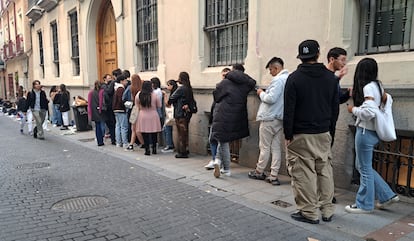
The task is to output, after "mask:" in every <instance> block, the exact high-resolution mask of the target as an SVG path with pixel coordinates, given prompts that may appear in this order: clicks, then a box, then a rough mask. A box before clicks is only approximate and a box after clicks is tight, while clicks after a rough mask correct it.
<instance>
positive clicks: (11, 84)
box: [7, 74, 16, 100]
mask: <svg viewBox="0 0 414 241" xmlns="http://www.w3.org/2000/svg"><path fill="white" fill-rule="evenodd" d="M7 79H8V82H9V91H8V94H9V96H8V99H9V100H13V99H14V98H15V97H16V93H15V92H14V78H13V74H8V76H7Z"/></svg>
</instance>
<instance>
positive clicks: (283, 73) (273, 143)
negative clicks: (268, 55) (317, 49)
mask: <svg viewBox="0 0 414 241" xmlns="http://www.w3.org/2000/svg"><path fill="white" fill-rule="evenodd" d="M266 68H268V69H269V73H270V75H272V76H273V78H272V81H271V82H270V85H269V87H268V88H267V89H266V91H264V90H263V89H260V88H259V89H257V95H258V96H259V98H260V101H261V103H260V106H259V110H258V111H257V116H256V120H257V121H260V127H259V149H260V154H259V159H258V160H257V165H256V169H255V170H253V171H250V172H249V174H248V176H249V177H250V178H252V179H257V180H267V181H268V182H269V183H271V184H272V185H280V182H279V180H278V178H277V177H278V174H279V169H280V164H281V159H282V143H281V141H282V135H283V130H282V128H283V94H284V89H285V84H286V79H287V78H288V76H289V72H288V70H286V69H284V67H283V60H282V59H281V58H277V57H273V58H272V59H271V60H270V61H269V62H268V63H267V65H266ZM270 156H272V163H271V166H270V170H271V171H270V175H269V176H268V177H267V178H266V175H265V174H264V170H265V168H266V166H267V163H268V162H269V159H270Z"/></svg>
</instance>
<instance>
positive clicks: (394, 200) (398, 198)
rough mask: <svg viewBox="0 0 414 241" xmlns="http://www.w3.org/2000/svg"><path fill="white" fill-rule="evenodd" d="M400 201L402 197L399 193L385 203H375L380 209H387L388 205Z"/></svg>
mask: <svg viewBox="0 0 414 241" xmlns="http://www.w3.org/2000/svg"><path fill="white" fill-rule="evenodd" d="M399 201H400V197H398V195H395V196H394V197H392V198H390V199H389V200H387V201H385V202H383V203H377V204H375V207H376V208H378V209H386V208H387V207H389V206H391V204H393V203H397V202H399Z"/></svg>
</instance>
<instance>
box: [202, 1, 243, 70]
mask: <svg viewBox="0 0 414 241" xmlns="http://www.w3.org/2000/svg"><path fill="white" fill-rule="evenodd" d="M248 5H249V1H248V0H206V25H205V27H204V32H205V33H206V35H207V38H208V42H209V47H210V66H220V65H230V64H235V63H244V59H245V58H246V55H247V43H248V34H247V30H248V29H247V24H248V8H249V6H248Z"/></svg>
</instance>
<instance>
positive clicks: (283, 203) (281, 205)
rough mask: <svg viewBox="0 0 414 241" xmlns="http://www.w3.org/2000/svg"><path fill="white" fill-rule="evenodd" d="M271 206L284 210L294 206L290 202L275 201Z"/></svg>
mask: <svg viewBox="0 0 414 241" xmlns="http://www.w3.org/2000/svg"><path fill="white" fill-rule="evenodd" d="M271 204H273V205H276V206H279V207H282V208H288V207H291V206H292V204H290V203H288V202H285V201H282V200H276V201H273V202H271Z"/></svg>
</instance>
